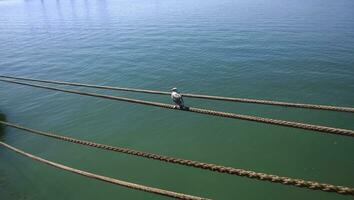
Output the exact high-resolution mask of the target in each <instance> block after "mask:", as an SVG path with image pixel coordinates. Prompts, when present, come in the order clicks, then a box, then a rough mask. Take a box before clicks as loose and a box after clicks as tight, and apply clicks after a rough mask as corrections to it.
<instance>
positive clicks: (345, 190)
mask: <svg viewBox="0 0 354 200" xmlns="http://www.w3.org/2000/svg"><path fill="white" fill-rule="evenodd" d="M0 124H3V125H6V126H10V127H13V128H16V129H19V130H23V131H27V132H30V133H34V134H37V135H42V136H46V137H51V138H55V139H58V140H63V141H67V142H72V143H75V144H81V145H86V146H90V147H95V148H99V149H104V150H108V151H114V152H119V153H125V154H129V155H134V156H139V157H144V158H148V159H153V160H158V161H163V162H169V163H174V164H179V165H184V166H189V167H195V168H199V169H204V170H210V171H214V172H219V173H225V174H231V175H237V176H243V177H248V178H253V179H258V180H262V181H269V182H273V183H281V184H285V185H293V186H297V187H303V188H308V189H312V190H322V191H325V192H335V193H339V194H346V195H354V188H350V187H345V186H335V185H331V184H325V183H319V182H315V181H306V180H302V179H294V178H289V177H282V176H277V175H271V174H265V173H259V172H254V171H249V170H244V169H237V168H233V167H225V166H221V165H216V164H210V163H203V162H198V161H194V160H186V159H181V158H174V157H169V156H163V155H159V154H153V153H148V152H143V151H137V150H134V149H128V148H122V147H115V146H109V145H105V144H99V143H94V142H90V141H85V140H78V139H74V138H70V137H65V136H60V135H56V134H53V133H47V132H43V131H38V130H34V129H30V128H26V127H23V126H19V125H16V124H12V123H9V122H4V121H0Z"/></svg>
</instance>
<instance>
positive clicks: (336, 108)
mask: <svg viewBox="0 0 354 200" xmlns="http://www.w3.org/2000/svg"><path fill="white" fill-rule="evenodd" d="M0 77H2V78H11V79H17V80H24V81H34V82H41V83H52V84H59V85H68V86H80V87H88V88H97V89H106V90H116V91H127V92H140V93H148V94H160V95H170V94H171V93H169V92H163V91H156V90H144V89H135V88H123V87H113V86H105V85H92V84H83V83H73V82H64V81H50V80H40V79H32V78H24V77H15V76H2V75H0ZM182 95H183V96H184V97H190V98H199V99H210V100H220V101H231V102H242V103H256V104H266V105H273V106H285V107H295V108H308V109H317V110H331V111H337V112H350V113H354V108H351V107H342V106H328V105H318V104H304V103H290V102H281V101H270V100H263V99H248V98H233V97H222V96H211V95H201V94H190V93H183V94H182Z"/></svg>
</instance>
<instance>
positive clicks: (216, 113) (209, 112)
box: [0, 78, 354, 137]
mask: <svg viewBox="0 0 354 200" xmlns="http://www.w3.org/2000/svg"><path fill="white" fill-rule="evenodd" d="M0 81H3V82H8V83H15V84H19V85H26V86H31V87H36V88H43V89H48V90H54V91H60V92H66V93H72V94H79V95H84V96H92V97H99V98H105V99H110V100H116V101H125V102H130V103H137V104H143V105H150V106H157V107H161V108H168V109H174V110H180V111H189V112H195V113H200V114H206V115H214V116H220V117H226V118H233V119H241V120H248V121H255V122H262V123H267V124H273V125H279V126H287V127H292V128H299V129H305V130H312V131H318V132H322V133H331V134H336V135H344V136H351V137H353V136H354V131H353V130H348V129H341V128H333V127H327V126H320V125H313V124H306V123H300V122H292V121H285V120H279V119H271V118H264V117H257V116H250V115H241V114H234V113H227V112H220V111H214V110H207V109H201V108H193V107H188V108H186V109H179V108H176V107H175V106H174V105H171V104H165V103H159V102H153V101H144V100H139V99H131V98H125V97H118V96H111V95H103V94H97V93H89V92H82V91H77V90H66V89H61V88H55V87H49V86H43V85H37V84H30V83H23V82H18V81H12V80H5V79H1V78H0Z"/></svg>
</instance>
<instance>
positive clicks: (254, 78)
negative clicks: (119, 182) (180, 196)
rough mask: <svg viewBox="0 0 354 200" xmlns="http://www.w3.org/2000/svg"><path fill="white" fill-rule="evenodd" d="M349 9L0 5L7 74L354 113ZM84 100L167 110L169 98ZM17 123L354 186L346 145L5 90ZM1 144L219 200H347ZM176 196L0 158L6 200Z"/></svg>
mask: <svg viewBox="0 0 354 200" xmlns="http://www.w3.org/2000/svg"><path fill="white" fill-rule="evenodd" d="M353 10H354V2H353V1H351V0H341V1H330V0H310V1H305V0H297V1H290V0H288V1H283V0H270V1H269V0H268V1H265V0H248V1H243V0H203V1H202V0H195V1H185V0H182V1H176V0H164V1H159V0H144V1H139V0H129V1H128V0H115V1H114V0H100V1H99V0H94V1H88V0H71V1H62V0H57V1H54V0H52V1H36V0H32V1H31V0H27V1H10V0H2V1H0V74H6V75H15V76H25V77H34V78H42V79H52V80H62V81H73V82H83V83H91V84H106V85H114V86H120V87H135V88H145V89H156V90H164V91H168V90H169V89H170V88H172V87H178V88H179V89H180V90H181V91H182V92H193V93H202V94H212V95H222V96H233V97H248V98H264V99H273V100H281V101H290V102H303V103H316V104H331V105H342V106H351V107H353V106H354V78H353V77H354V12H353ZM82 90H85V91H93V92H100V93H105V94H113V95H117V96H126V97H134V98H139V99H146V100H153V101H160V102H166V103H168V102H170V99H169V97H167V96H154V95H145V94H132V93H127V92H108V91H99V90H94V89H82ZM185 102H186V104H187V105H189V106H194V107H202V108H210V109H216V110H221V111H228V112H235V113H242V114H249V115H259V116H264V117H271V118H278V119H285V120H292V121H299V122H308V123H313V124H320V125H328V126H333V127H341V128H347V129H354V123H353V121H354V115H353V114H350V113H336V112H329V111H314V110H303V109H294V108H280V107H272V106H264V105H252V104H241V103H225V102H215V101H202V100H196V99H185ZM0 112H1V113H3V114H5V115H6V118H7V120H8V121H9V122H13V123H18V124H21V125H25V126H28V127H31V128H35V129H39V130H44V131H53V132H55V133H58V134H61V135H66V136H71V137H75V138H80V139H87V140H92V141H96V142H99V143H105V144H111V145H117V146H123V147H129V148H133V149H137V150H142V151H148V152H153V153H158V154H163V155H170V156H175V157H180V158H186V159H194V160H199V161H204V162H210V163H216V164H221V165H226V166H232V167H236V168H244V169H249V170H254V171H257V172H265V173H271V174H277V175H282V176H290V177H299V178H304V179H307V180H316V181H321V182H328V183H332V184H338V185H346V186H351V187H354V170H353V169H354V157H353V152H354V141H353V140H352V139H351V138H348V137H340V136H334V135H326V134H319V133H316V132H312V131H305V130H297V129H292V128H285V127H278V126H272V125H266V124H260V123H255V122H248V121H240V120H233V119H223V118H218V117H212V116H206V115H199V114H193V113H187V112H176V111H172V110H166V109H161V108H155V107H148V106H142V105H136V104H130V103H124V102H115V101H108V100H102V99H96V98H92V97H82V96H77V95H73V94H64V93H59V92H52V91H47V90H43V89H35V88H31V87H27V86H18V85H14V84H8V83H3V82H1V83H0ZM0 138H1V140H3V141H5V142H6V143H8V144H11V145H13V146H15V147H18V148H20V149H23V150H25V151H27V152H30V153H33V154H35V155H38V156H41V157H43V158H46V159H48V160H51V161H55V162H59V163H62V164H65V165H68V166H71V167H75V168H79V169H83V170H88V171H91V172H95V173H98V174H102V175H106V176H111V177H115V178H119V179H123V180H126V181H130V182H135V183H140V184H143V185H148V186H153V187H158V188H163V189H168V190H172V191H177V192H183V193H188V194H193V195H197V196H203V197H208V198H213V199H321V200H322V199H324V200H327V199H328V200H329V199H331V200H333V199H335V200H337V199H338V200H339V199H352V198H351V197H348V196H341V195H337V194H331V193H325V192H320V191H311V190H307V189H301V188H295V187H291V186H283V185H280V184H272V183H267V182H262V181H257V180H251V179H248V178H242V177H238V176H231V175H223V174H218V173H213V172H209V171H204V170H200V169H193V168H188V167H183V166H177V165H173V164H167V163H161V162H159V161H153V160H147V159H143V158H136V157H133V156H128V155H122V154H118V153H112V152H106V151H102V150H97V149H92V148H89V147H83V146H77V145H74V144H69V143H65V142H60V141H56V140H52V139H48V138H44V137H40V136H35V135H30V134H27V133H24V132H22V131H18V130H14V129H11V128H6V129H5V132H4V133H2V134H1V135H0ZM98 198H100V199H113V198H114V199H117V198H118V199H167V198H165V197H161V196H158V195H154V194H149V193H144V192H140V191H135V190H130V189H126V188H123V187H118V186H112V185H110V184H107V183H103V182H99V181H96V180H91V179H88V178H84V177H81V176H78V175H74V174H69V173H67V172H63V171H60V170H57V169H54V168H51V167H49V166H46V165H43V164H41V163H37V162H35V161H32V160H30V159H28V158H24V157H22V156H19V155H17V154H15V153H13V152H10V151H8V150H5V149H3V148H0V199H9V200H12V199H13V200H15V199H16V200H17V199H33V200H41V199H43V200H44V199H58V200H61V199H98Z"/></svg>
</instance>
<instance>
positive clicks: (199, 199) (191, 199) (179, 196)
mask: <svg viewBox="0 0 354 200" xmlns="http://www.w3.org/2000/svg"><path fill="white" fill-rule="evenodd" d="M0 145H2V146H4V147H6V148H8V149H10V150H12V151H15V152H16V153H19V154H21V155H23V156H26V157H29V158H31V159H33V160H36V161H39V162H42V163H45V164H47V165H50V166H53V167H56V168H59V169H62V170H65V171H69V172H72V173H76V174H79V175H82V176H86V177H89V178H93V179H97V180H100V181H104V182H108V183H112V184H115V185H120V186H124V187H127V188H131V189H135V190H141V191H144V192H149V193H155V194H159V195H163V196H168V197H172V198H176V199H184V200H204V199H206V198H202V197H197V196H192V195H188V194H182V193H177V192H172V191H168V190H163V189H159V188H153V187H148V186H144V185H139V184H135V183H130V182H126V181H122V180H119V179H114V178H111V177H107V176H102V175H98V174H94V173H90V172H86V171H82V170H79V169H75V168H71V167H68V166H65V165H62V164H59V163H55V162H52V161H49V160H46V159H43V158H40V157H37V156H34V155H32V154H29V153H26V152H24V151H22V150H19V149H17V148H15V147H13V146H11V145H8V144H6V143H3V142H0Z"/></svg>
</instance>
